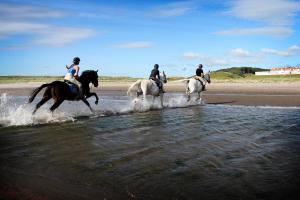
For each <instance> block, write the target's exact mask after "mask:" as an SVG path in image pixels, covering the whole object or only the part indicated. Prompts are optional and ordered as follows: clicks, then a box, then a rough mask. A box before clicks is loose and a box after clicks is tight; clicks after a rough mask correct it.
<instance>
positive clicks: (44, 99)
mask: <svg viewBox="0 0 300 200" xmlns="http://www.w3.org/2000/svg"><path fill="white" fill-rule="evenodd" d="M49 99H51V95H49V94H48V91H45V93H44V96H43V98H42V100H40V102H38V104H36V106H35V109H34V111H33V112H32V114H33V115H34V114H35V113H36V111H37V110H38V109H39V108H40V107H41V106H42V105H43V104H44V103H46V102H47V101H48V100H49Z"/></svg>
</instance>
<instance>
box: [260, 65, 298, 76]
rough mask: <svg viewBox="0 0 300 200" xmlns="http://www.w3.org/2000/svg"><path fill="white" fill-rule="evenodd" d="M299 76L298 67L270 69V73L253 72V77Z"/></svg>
mask: <svg viewBox="0 0 300 200" xmlns="http://www.w3.org/2000/svg"><path fill="white" fill-rule="evenodd" d="M289 74H300V67H295V68H294V67H282V68H272V69H271V70H270V71H263V72H255V75H258V76H259V75H289Z"/></svg>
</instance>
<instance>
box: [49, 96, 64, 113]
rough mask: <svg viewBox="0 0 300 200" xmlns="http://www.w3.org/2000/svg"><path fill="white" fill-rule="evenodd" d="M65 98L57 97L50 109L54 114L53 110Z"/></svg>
mask: <svg viewBox="0 0 300 200" xmlns="http://www.w3.org/2000/svg"><path fill="white" fill-rule="evenodd" d="M63 101H64V100H63V99H56V100H55V102H54V104H53V105H52V106H51V108H50V111H51V112H52V114H53V111H54V110H55V109H56V108H57V107H58V106H59V105H60V104H61V103H62V102H63Z"/></svg>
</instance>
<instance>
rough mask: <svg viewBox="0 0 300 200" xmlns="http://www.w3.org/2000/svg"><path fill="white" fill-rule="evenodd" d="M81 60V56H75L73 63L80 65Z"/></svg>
mask: <svg viewBox="0 0 300 200" xmlns="http://www.w3.org/2000/svg"><path fill="white" fill-rule="evenodd" d="M79 62H80V58H78V57H75V58H74V59H73V64H74V65H79Z"/></svg>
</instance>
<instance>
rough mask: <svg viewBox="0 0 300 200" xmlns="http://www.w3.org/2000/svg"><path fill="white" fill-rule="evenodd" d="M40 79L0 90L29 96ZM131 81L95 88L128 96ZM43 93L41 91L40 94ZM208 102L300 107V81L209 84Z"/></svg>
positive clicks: (171, 88)
mask: <svg viewBox="0 0 300 200" xmlns="http://www.w3.org/2000/svg"><path fill="white" fill-rule="evenodd" d="M41 84H43V83H40V82H32V83H10V84H0V93H1V94H2V93H6V94H7V95H11V96H18V95H19V96H28V95H29V94H30V92H31V90H32V89H33V88H36V87H39V86H40V85H41ZM131 84H132V82H100V86H99V87H98V88H94V87H92V90H93V91H95V92H96V93H97V94H98V95H100V96H101V94H103V95H114V94H123V93H124V95H126V91H127V89H128V87H129V86H130V85H131ZM165 90H166V92H167V93H184V91H185V88H184V84H183V83H180V82H169V83H167V84H166V85H165ZM40 94H42V93H40ZM203 99H204V101H205V102H206V103H207V104H230V105H249V106H287V107H293V106H300V82H280V83H270V82H268V83H262V82H258V83H253V82H252V83H245V82H238V83H236V82H235V83H226V82H222V83H220V82H215V83H211V84H209V85H208V86H207V91H206V92H204V93H203Z"/></svg>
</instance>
